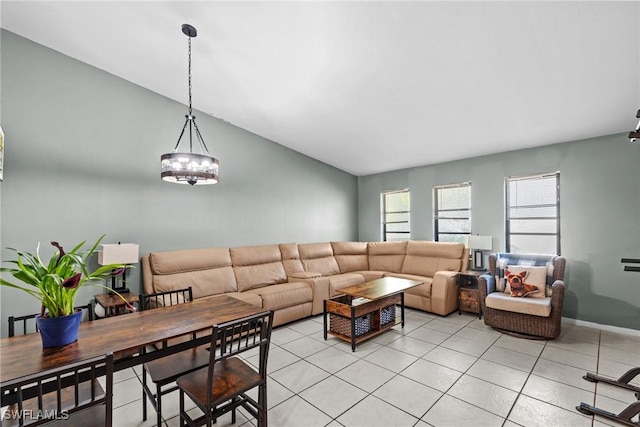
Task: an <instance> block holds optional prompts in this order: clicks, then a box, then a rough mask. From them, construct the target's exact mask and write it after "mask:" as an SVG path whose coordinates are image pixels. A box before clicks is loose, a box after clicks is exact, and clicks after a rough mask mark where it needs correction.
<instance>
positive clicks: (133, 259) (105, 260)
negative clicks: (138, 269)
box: [98, 242, 140, 294]
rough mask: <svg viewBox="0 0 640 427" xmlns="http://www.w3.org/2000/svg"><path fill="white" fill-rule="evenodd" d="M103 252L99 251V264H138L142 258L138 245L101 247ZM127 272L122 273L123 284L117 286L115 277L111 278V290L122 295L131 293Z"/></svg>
mask: <svg viewBox="0 0 640 427" xmlns="http://www.w3.org/2000/svg"><path fill="white" fill-rule="evenodd" d="M101 246H102V250H101V251H98V264H100V265H109V264H125V265H127V264H137V263H138V260H139V258H140V255H139V253H140V252H139V245H138V244H137V243H120V242H118V243H117V244H106V245H101ZM127 270H128V268H125V269H124V271H123V272H122V283H121V285H120V286H117V279H116V277H115V276H112V277H111V289H112V290H113V291H115V292H118V293H120V294H122V293H127V292H129V289H127Z"/></svg>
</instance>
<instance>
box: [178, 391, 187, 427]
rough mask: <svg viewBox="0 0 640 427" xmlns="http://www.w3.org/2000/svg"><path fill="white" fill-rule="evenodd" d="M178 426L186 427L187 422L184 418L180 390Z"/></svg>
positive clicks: (182, 399)
mask: <svg viewBox="0 0 640 427" xmlns="http://www.w3.org/2000/svg"><path fill="white" fill-rule="evenodd" d="M180 425H181V426H186V425H187V420H186V419H185V418H184V392H183V391H182V390H180Z"/></svg>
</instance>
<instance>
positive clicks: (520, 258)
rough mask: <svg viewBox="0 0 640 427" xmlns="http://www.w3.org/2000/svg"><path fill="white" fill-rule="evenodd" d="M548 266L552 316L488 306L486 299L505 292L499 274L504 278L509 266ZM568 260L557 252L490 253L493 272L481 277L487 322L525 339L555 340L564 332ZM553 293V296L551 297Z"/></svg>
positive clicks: (490, 268)
mask: <svg viewBox="0 0 640 427" xmlns="http://www.w3.org/2000/svg"><path fill="white" fill-rule="evenodd" d="M518 264H522V265H527V266H544V265H549V264H550V266H552V267H553V268H549V269H548V275H547V282H546V288H547V290H546V295H547V298H550V300H551V313H550V315H549V316H548V317H543V316H535V315H531V314H524V313H517V312H512V311H506V310H498V309H494V308H490V307H487V304H486V298H487V295H489V294H490V293H492V292H501V291H502V289H498V287H500V283H499V282H498V283H496V277H498V278H501V277H504V268H505V267H506V266H507V265H518ZM565 265H566V260H565V258H563V257H560V256H555V255H529V254H505V253H503V254H492V255H490V256H489V273H486V274H483V275H482V276H480V277H479V278H478V288H479V291H480V305H481V307H482V314H483V315H484V323H485V324H486V325H488V326H491V327H493V328H494V329H497V330H499V331H500V332H504V333H508V334H510V335H516V336H520V337H523V338H533V339H553V338H557V337H558V335H560V324H561V318H562V304H563V301H564V282H563V279H564V270H565ZM549 295H550V296H549Z"/></svg>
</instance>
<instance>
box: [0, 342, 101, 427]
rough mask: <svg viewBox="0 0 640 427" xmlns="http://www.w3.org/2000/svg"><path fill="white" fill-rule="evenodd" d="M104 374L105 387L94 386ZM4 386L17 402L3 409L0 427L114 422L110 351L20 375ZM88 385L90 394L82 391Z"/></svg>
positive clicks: (85, 425) (87, 425)
mask: <svg viewBox="0 0 640 427" xmlns="http://www.w3.org/2000/svg"><path fill="white" fill-rule="evenodd" d="M103 375H104V382H105V388H104V390H103V389H102V387H96V386H95V384H98V378H99V377H101V376H103ZM4 385H5V386H6V387H7V388H9V389H12V390H13V391H12V392H11V396H12V397H15V401H16V403H15V404H13V405H10V406H9V408H8V409H7V412H5V414H4V416H3V419H2V426H3V427H5V426H39V425H46V426H65V427H67V426H72V427H73V426H78V427H80V426H82V427H92V426H95V427H111V426H112V424H113V423H112V415H111V413H112V410H113V400H112V399H113V353H108V354H105V355H103V356H98V357H94V358H92V359H88V360H84V361H80V362H76V363H72V364H68V365H64V366H61V367H58V368H54V369H49V370H46V371H44V372H40V373H38V374H33V375H28V376H26V377H21V378H18V379H15V380H12V381H8V382H6V383H5V384H4ZM87 385H93V386H92V387H90V390H89V393H87V392H86V390H85V388H86V386H87ZM69 391H71V393H69ZM69 395H71V397H72V398H71V399H69Z"/></svg>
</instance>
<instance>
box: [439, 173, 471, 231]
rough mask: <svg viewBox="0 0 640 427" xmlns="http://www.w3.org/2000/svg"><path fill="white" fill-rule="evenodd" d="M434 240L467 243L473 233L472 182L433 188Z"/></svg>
mask: <svg viewBox="0 0 640 427" xmlns="http://www.w3.org/2000/svg"><path fill="white" fill-rule="evenodd" d="M433 204H434V207H433V212H434V214H433V226H434V232H433V236H434V240H436V241H438V242H460V243H465V241H466V237H467V236H468V235H469V234H470V233H471V184H470V183H469V182H464V183H460V184H455V185H443V186H436V187H434V188H433Z"/></svg>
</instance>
